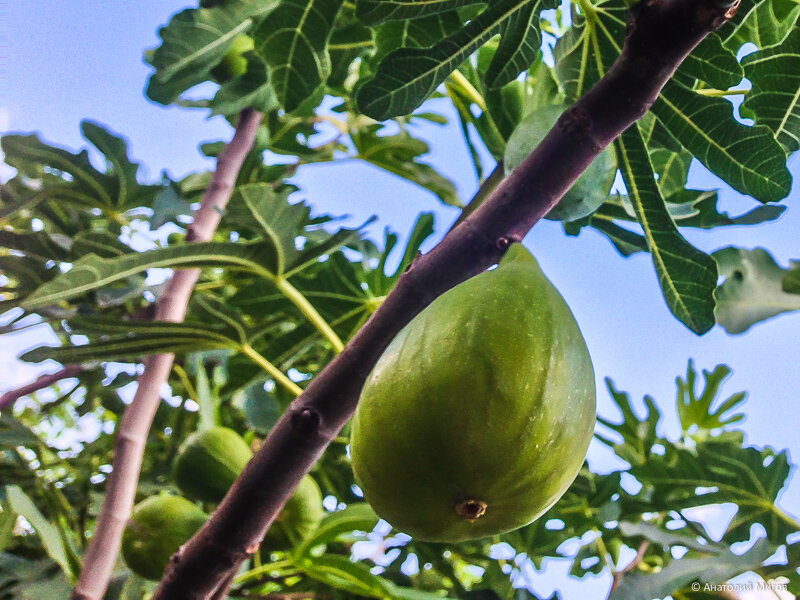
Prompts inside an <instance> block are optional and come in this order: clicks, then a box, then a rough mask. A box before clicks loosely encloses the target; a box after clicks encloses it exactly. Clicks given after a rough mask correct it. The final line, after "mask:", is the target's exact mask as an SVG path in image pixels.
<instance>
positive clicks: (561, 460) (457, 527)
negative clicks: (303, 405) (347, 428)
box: [350, 244, 595, 542]
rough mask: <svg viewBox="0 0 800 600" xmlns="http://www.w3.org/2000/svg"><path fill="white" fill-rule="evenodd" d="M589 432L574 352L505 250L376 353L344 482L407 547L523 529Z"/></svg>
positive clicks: (587, 364) (589, 378)
mask: <svg viewBox="0 0 800 600" xmlns="http://www.w3.org/2000/svg"><path fill="white" fill-rule="evenodd" d="M594 423H595V380H594V370H593V368H592V363H591V359H590V356H589V352H588V349H587V348H586V343H585V341H584V339H583V336H582V335H581V332H580V329H579V328H578V324H577V322H576V321H575V318H574V317H573V315H572V312H571V311H570V309H569V307H568V306H567V304H566V302H565V301H564V299H563V298H562V297H561V295H560V294H559V293H558V291H557V290H556V288H555V287H554V286H553V285H552V284H551V283H550V282H549V281H548V280H547V278H546V277H545V276H544V274H543V273H542V271H541V270H540V268H539V266H538V263H537V262H536V260H535V259H534V258H533V256H531V254H530V253H529V252H528V251H527V250H526V249H525V248H524V247H522V246H521V245H519V244H514V245H513V246H512V247H511V248H510V249H509V251H508V253H507V255H506V257H505V258H504V259H503V261H502V263H501V264H500V266H499V267H498V268H497V269H494V270H492V271H487V272H485V273H482V274H480V275H477V276H476V277H473V278H472V279H469V280H468V281H466V282H464V283H462V284H460V285H458V286H456V287H455V288H453V289H451V290H449V291H448V292H446V293H445V294H443V295H442V296H440V297H439V298H437V299H436V300H434V302H433V303H432V304H431V305H430V306H428V307H427V308H426V309H425V310H423V311H422V312H421V313H420V314H419V315H417V317H415V318H414V319H413V320H412V321H411V323H409V324H408V325H407V326H406V327H405V328H404V329H403V330H402V331H401V332H400V333H399V334H398V335H397V336H396V338H395V339H394V340H393V341H392V342H391V343H390V344H389V346H388V348H387V349H386V351H385V352H384V354H383V355H382V356H381V358H380V359H379V360H378V363H377V364H376V366H375V368H374V369H373V371H372V373H371V374H370V376H369V378H368V379H367V382H366V384H365V386H364V389H363V391H362V394H361V399H360V402H359V405H358V409H357V411H356V414H355V417H354V420H353V427H352V437H351V441H350V444H351V458H352V464H353V471H354V474H355V479H356V482H357V483H358V485H359V486H360V487H361V489H362V490H363V492H364V497H365V499H366V500H367V502H369V503H370V504H371V505H372V507H373V509H374V510H375V512H376V513H377V514H378V515H379V516H380V517H382V518H383V519H385V520H386V521H388V522H389V523H390V524H391V525H392V526H393V527H395V528H396V529H398V530H400V531H403V532H406V533H408V534H410V535H411V536H413V537H414V538H416V539H419V540H426V541H433V542H459V541H465V540H470V539H479V538H483V537H487V536H491V535H495V534H499V533H503V532H506V531H511V530H513V529H517V528H519V527H522V526H523V525H526V524H528V523H530V522H532V521H533V520H535V519H536V518H538V517H539V516H541V515H542V514H543V513H544V512H546V511H547V509H548V508H550V507H551V506H552V505H553V504H554V503H555V502H556V501H557V500H558V498H559V497H561V495H562V494H563V493H564V492H565V491H566V490H567V488H568V487H569V485H570V484H571V483H572V481H573V480H574V479H575V477H576V476H577V474H578V471H579V470H580V468H581V465H582V464H583V461H584V458H585V455H586V450H587V448H588V446H589V441H590V440H591V437H592V432H593V429H594Z"/></svg>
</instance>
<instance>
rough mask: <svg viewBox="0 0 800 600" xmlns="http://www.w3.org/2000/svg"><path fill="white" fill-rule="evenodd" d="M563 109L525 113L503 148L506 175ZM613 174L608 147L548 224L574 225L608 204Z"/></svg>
mask: <svg viewBox="0 0 800 600" xmlns="http://www.w3.org/2000/svg"><path fill="white" fill-rule="evenodd" d="M565 109H566V107H565V106H561V105H555V104H551V105H549V106H543V107H542V108H539V109H537V110H534V111H533V112H531V113H528V114H527V115H526V116H525V118H524V119H522V121H521V122H520V123H519V125H517V128H516V129H515V130H514V132H513V133H512V134H511V137H510V138H509V139H508V144H507V145H506V154H505V163H504V164H505V169H506V173H510V172H511V171H513V170H514V169H516V168H517V167H518V166H519V164H520V163H521V162H522V161H523V160H525V158H526V157H527V156H528V155H529V154H530V153H531V152H532V151H533V149H534V148H536V146H538V145H539V143H540V142H541V141H542V140H543V139H544V137H545V136H546V135H547V133H548V132H549V131H550V129H551V128H552V127H553V126H554V125H555V124H556V121H557V120H558V117H560V116H561V113H562V112H563V111H564V110H565ZM616 173H617V160H616V156H615V154H614V149H613V148H611V147H610V146H609V147H608V148H606V149H605V150H603V152H601V153H600V155H599V156H598V157H597V158H595V159H594V161H593V162H592V164H590V165H589V167H588V168H587V169H586V171H584V173H583V174H582V175H581V176H580V177H579V178H578V180H577V181H576V182H575V183H574V184H573V185H572V187H571V188H570V190H569V191H568V192H567V193H566V194H564V197H563V198H561V200H560V201H559V203H558V204H556V205H555V206H554V207H553V208H552V209H551V210H550V212H548V213H547V215H545V218H546V219H550V220H552V221H575V220H577V219H582V218H583V217H588V216H589V215H590V214H592V213H593V212H594V211H596V210H597V209H598V208H599V207H600V205H601V204H603V202H605V201H606V200H608V198H609V193H610V191H611V186H612V185H613V183H614V177H615V176H616Z"/></svg>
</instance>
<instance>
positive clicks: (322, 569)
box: [298, 554, 389, 598]
mask: <svg viewBox="0 0 800 600" xmlns="http://www.w3.org/2000/svg"><path fill="white" fill-rule="evenodd" d="M298 567H299V568H300V569H302V571H303V572H304V573H305V574H306V575H308V576H309V577H312V578H314V579H316V580H318V581H321V582H322V583H325V584H327V585H329V586H331V587H333V588H336V589H340V590H344V591H346V592H350V593H352V594H356V595H358V596H367V597H368V598H386V597H387V596H388V594H389V590H388V588H387V586H386V585H385V583H384V580H383V579H382V578H381V577H378V576H377V575H373V574H372V573H371V572H370V570H369V567H368V566H367V565H365V564H363V563H358V562H352V561H351V560H350V559H349V558H347V557H346V556H338V555H336V554H324V555H322V556H316V557H310V558H306V559H304V560H303V561H302V563H300V564H299V565H298Z"/></svg>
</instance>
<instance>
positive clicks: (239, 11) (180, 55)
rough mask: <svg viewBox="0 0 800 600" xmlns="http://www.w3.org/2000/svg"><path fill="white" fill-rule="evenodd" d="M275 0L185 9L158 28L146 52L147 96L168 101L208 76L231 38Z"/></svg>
mask: <svg viewBox="0 0 800 600" xmlns="http://www.w3.org/2000/svg"><path fill="white" fill-rule="evenodd" d="M278 3H279V2H278V0H230V1H228V2H223V3H220V4H218V5H216V6H214V7H213V8H199V9H188V10H184V11H181V12H179V13H177V14H176V15H174V16H173V17H172V19H171V20H170V22H169V23H168V24H167V25H166V26H165V27H162V28H161V29H160V30H159V32H158V33H159V36H160V37H161V45H160V46H159V47H158V48H157V49H156V50H155V51H153V52H151V53H149V54H148V55H147V62H149V63H150V64H151V65H152V66H153V67H154V68H155V73H153V74H152V75H151V76H150V80H149V82H148V85H147V90H146V93H147V96H148V97H149V98H150V99H151V100H153V101H155V102H158V103H160V104H171V103H173V102H175V101H176V100H178V98H179V97H180V95H181V94H182V93H183V92H185V91H186V90H188V89H189V88H191V87H194V86H195V85H197V84H198V83H201V82H203V81H205V80H207V79H208V77H209V73H210V72H211V69H212V68H213V67H214V66H215V65H217V64H218V63H219V62H220V61H221V60H222V57H223V56H224V55H225V52H227V50H228V49H229V48H230V47H231V44H233V41H234V40H235V39H236V38H237V37H238V36H239V35H242V34H243V33H246V32H247V31H248V30H249V29H251V28H252V26H253V23H254V22H255V21H256V20H258V19H259V18H261V17H263V16H264V15H265V14H267V13H269V12H270V11H272V10H273V9H274V8H275V7H276V6H277V5H278Z"/></svg>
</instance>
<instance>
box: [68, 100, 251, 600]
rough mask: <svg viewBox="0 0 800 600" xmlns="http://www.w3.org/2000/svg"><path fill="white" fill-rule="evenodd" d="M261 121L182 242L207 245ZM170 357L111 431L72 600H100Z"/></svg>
mask: <svg viewBox="0 0 800 600" xmlns="http://www.w3.org/2000/svg"><path fill="white" fill-rule="evenodd" d="M261 117H262V115H261V113H259V112H256V111H254V110H249V109H248V110H245V111H242V113H241V115H240V116H239V122H238V124H237V126H236V132H235V134H234V136H233V139H232V140H231V142H230V143H229V144H228V146H227V147H226V148H225V150H224V151H223V152H222V153H221V154H220V156H219V159H218V160H217V168H216V171H215V173H214V176H213V177H212V178H211V182H210V184H209V186H208V189H207V190H206V193H205V196H204V198H203V203H202V205H201V206H200V208H199V209H198V210H197V212H196V213H195V215H194V221H193V222H192V224H191V225H190V226H189V227H188V231H187V234H186V241H187V242H201V241H207V240H210V239H211V237H212V236H213V234H214V231H216V229H217V225H218V224H219V221H220V219H221V218H222V213H223V211H224V209H225V206H226V205H227V203H228V200H229V199H230V196H231V193H232V192H233V188H234V185H235V183H236V178H237V176H238V174H239V170H240V169H241V167H242V163H243V162H244V159H245V157H246V156H247V154H248V153H249V152H250V149H251V148H252V147H253V143H254V141H255V137H256V132H257V131H258V126H259V124H260V123H261ZM199 276H200V271H199V269H184V270H180V271H176V272H175V274H174V275H173V276H172V278H171V279H170V281H169V283H168V284H167V286H166V289H165V290H164V294H163V295H162V296H161V297H160V298H159V299H158V302H157V303H156V309H155V319H156V320H158V321H173V322H181V321H183V318H184V316H185V315H186V309H187V306H188V303H189V297H190V296H191V294H192V291H193V289H194V285H195V283H196V282H197V279H198V277H199ZM174 358H175V356H174V355H173V354H159V355H156V356H151V357H148V359H146V360H145V370H144V373H142V375H141V377H139V382H138V388H137V390H136V395H135V396H134V398H133V401H132V402H131V404H130V405H129V406H128V408H126V409H125V413H124V414H123V416H122V421H121V423H120V425H119V428H118V430H117V440H116V443H115V446H114V459H113V462H112V472H111V475H110V476H109V480H108V484H107V487H106V494H105V497H104V498H103V506H102V508H101V510H100V516H99V517H98V519H97V525H96V528H95V531H94V535H93V536H92V539H91V542H90V543H89V548H88V549H87V551H86V555H85V557H84V561H83V569H82V571H81V575H80V578H79V579H78V583H77V585H76V586H75V590H74V591H73V593H72V599H73V600H100V599H101V598H102V597H103V595H104V594H105V591H106V588H107V586H108V582H109V579H110V578H111V573H112V571H113V569H114V564H115V563H116V560H117V555H118V554H119V548H120V540H121V538H122V531H123V529H124V528H125V523H126V521H127V520H128V517H129V516H130V514H131V510H132V508H133V502H134V498H135V495H136V488H137V484H138V481H139V471H140V469H141V465H142V455H143V454H144V447H145V443H146V441H147V434H148V432H149V430H150V426H151V424H152V422H153V417H154V416H155V413H156V409H157V408H158V405H159V404H160V402H161V393H160V392H161V388H162V386H163V385H164V384H165V383H166V382H167V379H168V377H169V373H170V371H171V370H172V363H173V360H174Z"/></svg>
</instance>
